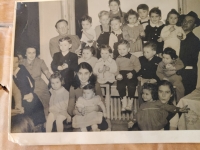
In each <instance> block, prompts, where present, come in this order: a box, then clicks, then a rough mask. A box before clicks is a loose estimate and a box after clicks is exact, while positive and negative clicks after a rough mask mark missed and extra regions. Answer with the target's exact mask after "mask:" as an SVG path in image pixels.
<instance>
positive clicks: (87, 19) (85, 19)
mask: <svg viewBox="0 0 200 150" xmlns="http://www.w3.org/2000/svg"><path fill="white" fill-rule="evenodd" d="M80 21H81V23H82V21H88V22H89V23H92V17H90V16H88V15H84V16H83V17H81V20H80Z"/></svg>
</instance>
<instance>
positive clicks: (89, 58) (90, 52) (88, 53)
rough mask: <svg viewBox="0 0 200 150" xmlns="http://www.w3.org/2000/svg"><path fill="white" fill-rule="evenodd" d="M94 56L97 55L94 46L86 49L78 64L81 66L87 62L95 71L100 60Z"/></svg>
mask: <svg viewBox="0 0 200 150" xmlns="http://www.w3.org/2000/svg"><path fill="white" fill-rule="evenodd" d="M94 55H95V50H94V47H93V46H92V47H89V46H86V47H84V48H83V50H82V56H81V57H80V58H79V59H78V64H80V63H82V62H87V63H88V64H90V65H91V66H92V68H93V69H94V66H95V64H96V62H97V61H98V59H97V58H96V57H94Z"/></svg>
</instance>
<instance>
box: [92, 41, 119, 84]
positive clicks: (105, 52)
mask: <svg viewBox="0 0 200 150" xmlns="http://www.w3.org/2000/svg"><path fill="white" fill-rule="evenodd" d="M100 52H101V58H100V59H99V60H98V61H97V63H96V65H95V67H94V73H95V74H96V75H97V81H98V82H99V83H101V84H104V83H107V82H108V83H113V82H114V81H115V73H116V72H117V64H116V62H115V60H113V59H112V58H111V56H110V55H111V54H112V50H111V48H110V46H108V45H101V48H100Z"/></svg>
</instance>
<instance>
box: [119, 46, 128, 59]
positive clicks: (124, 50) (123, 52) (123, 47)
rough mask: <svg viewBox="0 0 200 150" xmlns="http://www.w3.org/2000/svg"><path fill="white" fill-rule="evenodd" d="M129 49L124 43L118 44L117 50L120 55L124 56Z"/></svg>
mask: <svg viewBox="0 0 200 150" xmlns="http://www.w3.org/2000/svg"><path fill="white" fill-rule="evenodd" d="M129 51H130V48H128V47H127V45H125V44H120V45H118V52H119V54H120V55H121V56H125V55H127V54H128V52H129Z"/></svg>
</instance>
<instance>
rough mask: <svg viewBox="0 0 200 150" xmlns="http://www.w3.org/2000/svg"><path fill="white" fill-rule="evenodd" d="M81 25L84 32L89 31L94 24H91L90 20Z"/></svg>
mask: <svg viewBox="0 0 200 150" xmlns="http://www.w3.org/2000/svg"><path fill="white" fill-rule="evenodd" d="M81 25H82V28H83V29H84V30H89V29H90V28H91V26H92V23H90V22H89V21H88V20H85V21H82V22H81Z"/></svg>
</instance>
